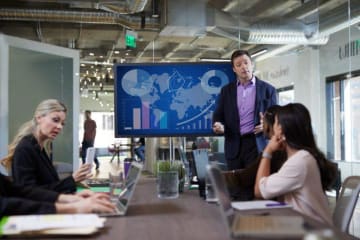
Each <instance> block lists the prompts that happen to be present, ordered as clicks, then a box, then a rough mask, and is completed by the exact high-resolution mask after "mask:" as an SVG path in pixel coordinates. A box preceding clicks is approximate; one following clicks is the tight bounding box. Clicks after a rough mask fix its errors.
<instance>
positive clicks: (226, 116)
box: [212, 50, 277, 170]
mask: <svg viewBox="0 0 360 240" xmlns="http://www.w3.org/2000/svg"><path fill="white" fill-rule="evenodd" d="M231 64H232V67H233V71H234V72H235V75H236V81H232V82H230V83H229V84H227V85H225V86H224V87H223V88H222V89H221V92H220V95H219V97H218V101H217V106H216V109H215V111H214V113H213V118H212V121H213V131H214V132H215V133H216V134H224V137H225V143H224V144H225V145H224V146H225V158H226V161H227V167H228V170H236V169H242V168H245V167H247V166H249V165H250V164H251V163H253V162H254V161H255V160H256V158H257V156H258V154H259V152H261V151H262V150H263V148H264V147H265V145H266V140H265V138H264V136H263V134H262V124H260V118H261V115H260V113H263V112H265V111H266V109H267V108H268V107H270V106H272V105H275V104H276V102H277V99H276V90H275V88H274V87H273V86H272V85H270V84H268V83H266V82H264V81H262V80H260V79H259V78H257V77H256V76H255V75H254V74H253V70H254V66H253V63H252V59H251V56H250V54H249V53H248V52H247V51H245V50H236V51H234V52H233V54H232V55H231Z"/></svg>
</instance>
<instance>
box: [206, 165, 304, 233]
mask: <svg viewBox="0 0 360 240" xmlns="http://www.w3.org/2000/svg"><path fill="white" fill-rule="evenodd" d="M207 173H208V175H209V177H210V181H211V183H212V185H213V188H214V190H215V194H216V196H217V198H218V203H219V206H220V212H221V215H222V217H223V220H224V222H225V225H226V227H227V229H228V232H229V235H231V236H232V237H259V238H276V239H279V238H283V239H287V238H291V237H301V236H303V235H304V234H305V229H304V220H303V218H302V217H301V216H275V215H266V216H264V215H247V214H242V212H241V211H235V210H234V208H232V206H231V199H230V195H229V192H228V190H227V187H226V183H225V179H224V176H223V175H222V173H221V170H220V169H219V168H217V167H216V166H213V165H208V166H207Z"/></svg>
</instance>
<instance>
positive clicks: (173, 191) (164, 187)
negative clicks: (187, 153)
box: [157, 171, 179, 199]
mask: <svg viewBox="0 0 360 240" xmlns="http://www.w3.org/2000/svg"><path fill="white" fill-rule="evenodd" d="M157 194H158V197H159V198H163V199H173V198H177V197H179V174H178V172H177V171H167V172H163V171H159V172H158V173H157Z"/></svg>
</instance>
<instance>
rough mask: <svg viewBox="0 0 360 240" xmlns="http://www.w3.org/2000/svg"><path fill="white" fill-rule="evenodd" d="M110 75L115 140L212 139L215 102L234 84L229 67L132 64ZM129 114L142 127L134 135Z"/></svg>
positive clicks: (199, 64)
mask: <svg viewBox="0 0 360 240" xmlns="http://www.w3.org/2000/svg"><path fill="white" fill-rule="evenodd" d="M114 70H115V71H114V72H115V99H114V100H115V136H116V137H132V136H147V137H155V136H186V135H213V132H212V128H211V117H212V113H213V111H214V109H215V106H216V100H217V96H218V94H219V93H220V90H221V88H222V86H224V85H226V84H227V83H228V82H229V81H233V80H234V79H235V75H234V73H233V71H232V67H231V64H230V63H204V62H200V63H156V64H155V63H149V64H144V63H141V64H135V63H134V64H118V65H116V66H115V69H114ZM144 103H146V104H148V105H149V108H150V111H149V115H148V118H146V119H143V116H142V114H143V109H142V106H143V104H144ZM134 109H138V110H140V112H141V113H140V115H141V117H140V120H144V121H146V122H147V124H146V123H144V122H141V124H140V126H141V127H140V129H135V128H134V112H133V110H134ZM144 116H146V115H144ZM144 125H145V126H146V125H149V128H144Z"/></svg>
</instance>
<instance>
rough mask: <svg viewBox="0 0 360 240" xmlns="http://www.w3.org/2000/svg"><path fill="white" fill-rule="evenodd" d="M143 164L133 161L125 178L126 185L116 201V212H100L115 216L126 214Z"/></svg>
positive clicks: (107, 215) (106, 215)
mask: <svg viewBox="0 0 360 240" xmlns="http://www.w3.org/2000/svg"><path fill="white" fill-rule="evenodd" d="M142 168H143V165H142V164H140V163H137V162H132V163H131V165H130V168H129V171H128V174H127V176H126V179H125V187H124V189H122V190H121V192H120V193H119V196H118V198H117V200H116V202H115V204H116V212H115V213H104V214H100V215H101V216H105V217H112V216H113V217H115V216H124V215H126V212H127V209H128V207H129V204H130V200H131V198H132V196H133V194H134V191H135V186H136V184H137V183H138V181H139V179H140V175H141V170H142Z"/></svg>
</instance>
